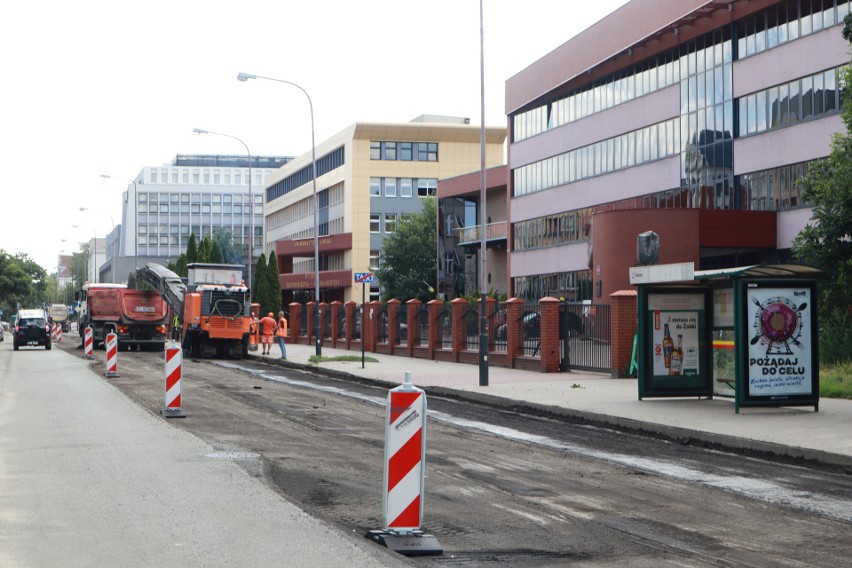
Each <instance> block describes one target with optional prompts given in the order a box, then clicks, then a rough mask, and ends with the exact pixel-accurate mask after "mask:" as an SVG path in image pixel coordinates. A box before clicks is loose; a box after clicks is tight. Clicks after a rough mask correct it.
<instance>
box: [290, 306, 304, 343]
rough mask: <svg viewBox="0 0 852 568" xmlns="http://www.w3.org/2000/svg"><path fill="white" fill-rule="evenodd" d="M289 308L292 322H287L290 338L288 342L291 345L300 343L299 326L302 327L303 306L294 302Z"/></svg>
mask: <svg viewBox="0 0 852 568" xmlns="http://www.w3.org/2000/svg"><path fill="white" fill-rule="evenodd" d="M287 308H288V310H289V312H290V320H289V321H288V322H287V327H288V328H289V332H290V337H288V338H287V341H289V342H290V343H298V342H299V326H300V325H302V304H299V303H297V302H293V303H292V304H289V305H288V306H287Z"/></svg>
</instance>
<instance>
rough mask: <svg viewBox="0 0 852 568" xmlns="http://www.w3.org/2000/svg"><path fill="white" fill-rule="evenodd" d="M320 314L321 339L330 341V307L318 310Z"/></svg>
mask: <svg viewBox="0 0 852 568" xmlns="http://www.w3.org/2000/svg"><path fill="white" fill-rule="evenodd" d="M320 312H321V313H322V337H323V339H331V306H325V307H322V308H320Z"/></svg>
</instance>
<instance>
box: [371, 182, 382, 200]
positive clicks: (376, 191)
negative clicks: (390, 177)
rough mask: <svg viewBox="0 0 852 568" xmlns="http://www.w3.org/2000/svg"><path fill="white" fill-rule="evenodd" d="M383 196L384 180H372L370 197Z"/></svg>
mask: <svg viewBox="0 0 852 568" xmlns="http://www.w3.org/2000/svg"><path fill="white" fill-rule="evenodd" d="M381 196H382V178H370V197H381Z"/></svg>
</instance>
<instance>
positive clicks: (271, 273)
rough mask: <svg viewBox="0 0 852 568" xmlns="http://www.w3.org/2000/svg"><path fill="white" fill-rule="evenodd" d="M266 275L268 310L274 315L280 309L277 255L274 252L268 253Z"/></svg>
mask: <svg viewBox="0 0 852 568" xmlns="http://www.w3.org/2000/svg"><path fill="white" fill-rule="evenodd" d="M264 276H265V277H266V287H267V290H268V295H267V301H268V302H269V311H268V312H266V313H269V312H272V313H274V314H275V315H276V316H277V315H278V312H279V311H280V310H281V280H280V278H278V255H276V254H275V253H274V252H270V253H269V262H268V263H267V265H266V270H265V271H264Z"/></svg>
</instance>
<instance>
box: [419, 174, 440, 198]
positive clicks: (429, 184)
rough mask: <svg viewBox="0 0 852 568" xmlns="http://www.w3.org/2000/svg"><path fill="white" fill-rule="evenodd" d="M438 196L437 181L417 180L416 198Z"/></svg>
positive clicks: (431, 179) (428, 179) (430, 179)
mask: <svg viewBox="0 0 852 568" xmlns="http://www.w3.org/2000/svg"><path fill="white" fill-rule="evenodd" d="M437 194H438V180H437V179H433V178H419V179H418V180H417V197H435V196H436V195H437Z"/></svg>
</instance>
